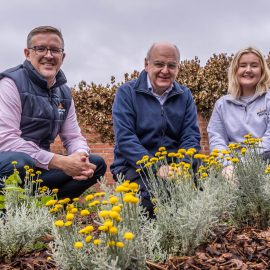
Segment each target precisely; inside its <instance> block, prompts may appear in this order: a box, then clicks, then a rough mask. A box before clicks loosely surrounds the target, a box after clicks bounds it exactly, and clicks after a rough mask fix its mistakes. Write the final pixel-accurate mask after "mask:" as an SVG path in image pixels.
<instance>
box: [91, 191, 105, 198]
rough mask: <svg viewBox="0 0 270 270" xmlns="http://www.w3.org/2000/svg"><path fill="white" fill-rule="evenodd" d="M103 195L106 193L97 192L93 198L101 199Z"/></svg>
mask: <svg viewBox="0 0 270 270" xmlns="http://www.w3.org/2000/svg"><path fill="white" fill-rule="evenodd" d="M105 194H106V193H105V192H103V191H102V192H97V193H95V194H94V196H95V197H102V196H104V195H105Z"/></svg>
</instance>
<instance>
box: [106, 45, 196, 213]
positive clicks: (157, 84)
mask: <svg viewBox="0 0 270 270" xmlns="http://www.w3.org/2000/svg"><path fill="white" fill-rule="evenodd" d="M179 63H180V52H179V49H178V48H177V46H175V45H173V44H171V43H168V42H159V43H154V44H153V45H152V46H151V47H150V49H149V50H148V53H147V56H146V58H145V62H144V66H145V68H144V70H143V71H142V72H141V74H140V76H139V78H138V79H136V80H133V81H129V82H127V83H125V84H123V85H121V86H120V87H119V89H118V91H117V93H116V96H115V100H114V104H113V125H114V132H115V148H114V162H113V164H112V165H111V172H112V173H113V175H114V177H115V179H116V178H117V175H118V174H120V173H122V174H124V175H125V178H126V179H128V180H130V181H132V182H136V183H138V184H139V186H140V192H141V204H142V205H143V206H144V207H145V208H146V209H147V210H148V212H149V215H150V217H153V216H154V213H153V205H152V203H151V196H150V194H149V192H148V189H147V187H146V186H145V183H147V177H145V179H141V176H140V175H139V174H138V173H137V172H136V169H137V168H138V165H136V162H137V161H138V160H140V159H141V158H142V157H143V156H145V155H148V156H149V157H150V158H151V157H153V156H154V155H155V153H156V152H157V151H158V149H159V147H161V146H164V147H166V149H167V151H168V152H176V151H177V150H178V149H179V148H184V149H188V148H195V149H196V150H197V151H199V150H200V132H199V127H198V123H197V111H196V106H195V104H194V101H193V98H192V95H191V92H190V90H189V89H188V88H187V87H185V86H182V85H180V84H178V83H177V82H176V81H175V79H176V76H177V74H178V72H179ZM167 172H168V168H167V167H166V166H160V167H159V169H158V171H157V172H156V173H157V174H159V176H161V177H163V178H166V176H167Z"/></svg>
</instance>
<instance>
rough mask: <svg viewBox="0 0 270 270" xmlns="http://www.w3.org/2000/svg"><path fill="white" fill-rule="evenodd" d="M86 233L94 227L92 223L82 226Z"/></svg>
mask: <svg viewBox="0 0 270 270" xmlns="http://www.w3.org/2000/svg"><path fill="white" fill-rule="evenodd" d="M84 230H85V232H86V233H91V232H92V231H93V230H94V227H93V226H92V225H88V226H86V227H85V228H84Z"/></svg>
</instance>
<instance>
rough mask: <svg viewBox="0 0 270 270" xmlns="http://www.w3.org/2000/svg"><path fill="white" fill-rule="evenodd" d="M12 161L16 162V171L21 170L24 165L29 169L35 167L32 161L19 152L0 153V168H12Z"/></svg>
mask: <svg viewBox="0 0 270 270" xmlns="http://www.w3.org/2000/svg"><path fill="white" fill-rule="evenodd" d="M12 161H16V169H17V170H20V169H23V168H24V166H25V165H28V166H29V167H30V168H33V167H34V166H35V164H34V160H33V159H32V158H31V157H30V156H29V155H27V154H25V153H21V152H2V153H0V164H1V167H2V168H3V167H9V166H10V167H13V165H12V164H11V163H12Z"/></svg>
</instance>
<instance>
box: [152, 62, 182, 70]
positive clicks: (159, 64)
mask: <svg viewBox="0 0 270 270" xmlns="http://www.w3.org/2000/svg"><path fill="white" fill-rule="evenodd" d="M152 64H153V66H154V67H156V68H159V69H163V68H164V67H165V66H167V68H168V69H170V70H176V69H177V68H178V66H179V64H178V63H176V62H169V63H164V62H161V61H153V62H152Z"/></svg>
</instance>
